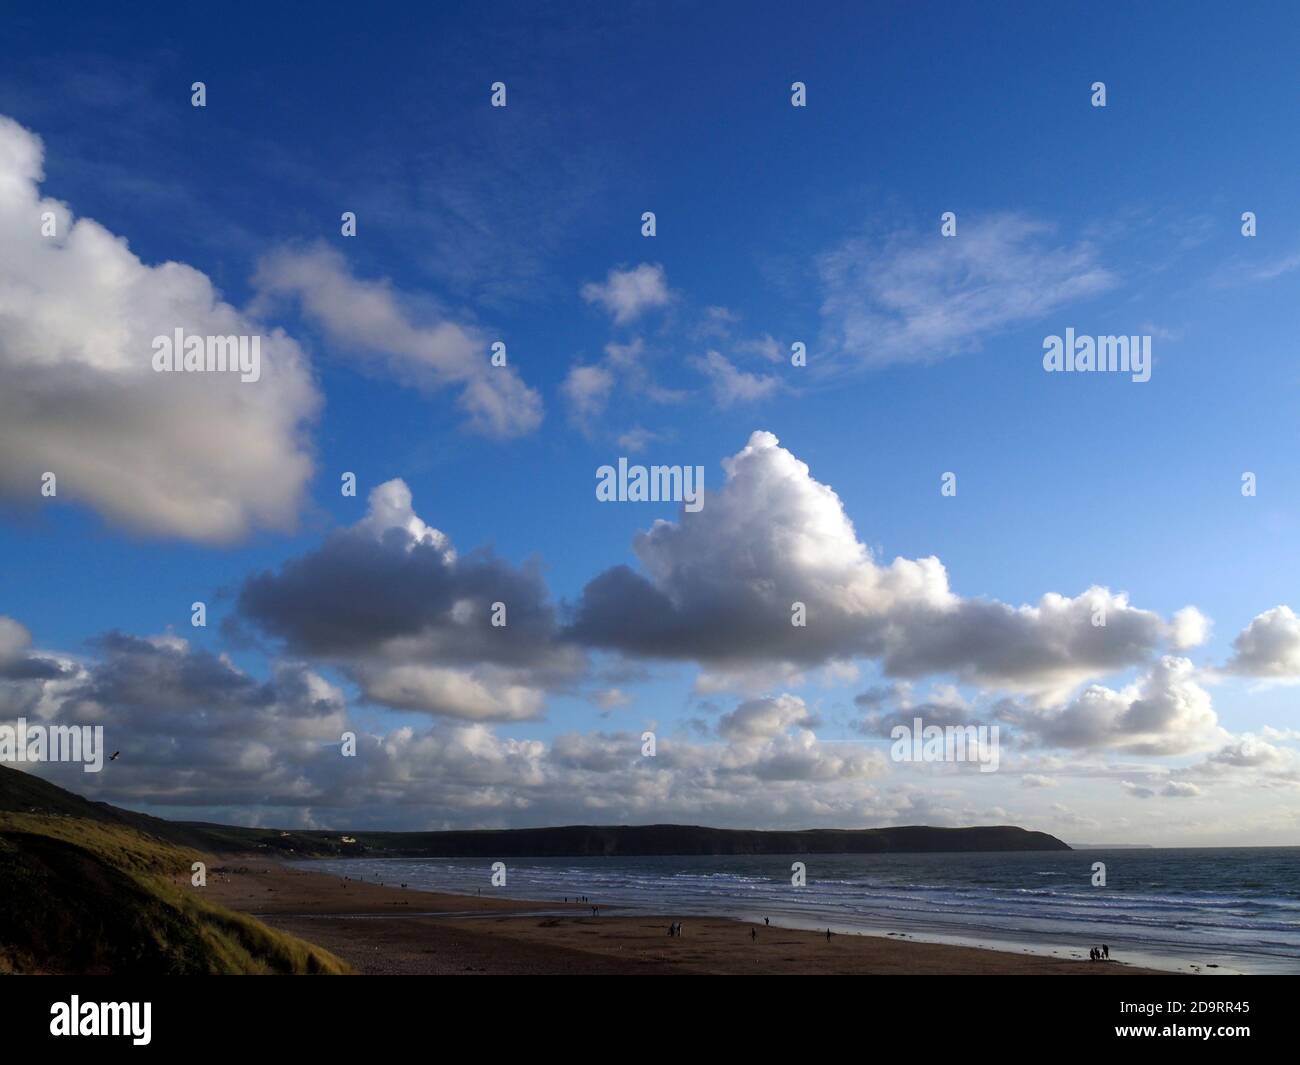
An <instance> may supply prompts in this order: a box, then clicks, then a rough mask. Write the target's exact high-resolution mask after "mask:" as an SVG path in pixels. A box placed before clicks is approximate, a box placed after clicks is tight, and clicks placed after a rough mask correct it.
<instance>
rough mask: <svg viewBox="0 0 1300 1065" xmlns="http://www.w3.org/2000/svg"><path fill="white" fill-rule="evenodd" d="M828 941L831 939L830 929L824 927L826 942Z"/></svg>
mask: <svg viewBox="0 0 1300 1065" xmlns="http://www.w3.org/2000/svg"><path fill="white" fill-rule="evenodd" d="M830 941H831V930H830V929H829V928H828V929H826V942H827V943H829V942H830Z"/></svg>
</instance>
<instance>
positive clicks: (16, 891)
mask: <svg viewBox="0 0 1300 1065" xmlns="http://www.w3.org/2000/svg"><path fill="white" fill-rule="evenodd" d="M6 772H11V771H6ZM19 775H22V774H19ZM88 805H93V804H88ZM194 861H209V859H208V858H207V857H206V856H205V855H203V854H201V853H199V852H198V851H195V850H190V849H187V848H183V847H178V846H176V845H175V844H172V843H169V842H167V841H164V840H160V839H157V838H154V837H152V836H150V835H148V834H146V833H144V832H142V831H140V830H139V829H137V828H134V827H132V826H130V825H125V824H117V823H113V821H112V820H111V819H101V820H95V819H91V818H87V817H78V816H74V815H72V814H70V813H44V812H37V813H30V812H27V813H15V812H12V811H3V812H0V899H3V900H4V903H3V905H2V906H0V973H33V972H40V973H78V974H80V973H88V974H95V973H119V974H122V973H129V974H131V975H168V976H171V975H178V976H179V975H188V974H204V973H212V974H217V973H321V974H326V973H345V972H348V971H349V970H348V968H347V966H346V965H344V963H343V962H341V961H339V959H337V958H335V957H334V956H333V955H332V954H330V953H328V952H327V951H324V950H321V949H320V948H319V947H315V946H312V945H311V944H310V943H306V942H304V941H303V940H300V939H297V938H295V937H293V936H290V935H286V934H284V933H281V932H277V931H274V930H272V929H270V928H267V927H266V926H265V925H263V924H262V923H261V922H260V921H257V920H255V919H254V918H252V917H248V916H246V915H244V914H240V913H235V912H233V911H231V910H227V909H224V908H223V907H220V906H216V905H214V904H212V903H209V902H207V901H206V900H205V899H204V898H203V897H202V894H201V889H199V888H192V887H190V886H189V876H190V864H191V863H192V862H194ZM209 864H210V861H209Z"/></svg>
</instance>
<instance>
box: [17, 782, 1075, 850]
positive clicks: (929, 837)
mask: <svg viewBox="0 0 1300 1065" xmlns="http://www.w3.org/2000/svg"><path fill="white" fill-rule="evenodd" d="M0 810H13V811H15V812H23V813H26V812H33V813H35V812H40V813H54V814H63V815H65V816H67V815H71V816H74V817H88V818H92V819H95V820H99V821H107V822H112V823H114V824H122V825H129V826H131V827H133V828H136V829H138V830H140V831H142V832H147V833H149V834H150V835H153V836H155V837H157V838H159V839H163V840H166V841H168V842H170V843H174V844H177V845H180V846H185V847H194V848H196V849H200V850H206V851H212V852H217V853H222V852H224V853H230V852H247V851H255V850H256V851H263V852H266V851H270V852H272V853H277V852H278V853H281V854H284V855H286V856H288V855H292V856H294V857H299V858H301V857H323V856H327V855H328V856H340V855H356V856H357V857H374V858H382V857H393V858H434V857H437V858H582V857H600V856H606V857H614V856H616V855H622V856H632V855H635V856H644V855H691V854H888V853H895V854H897V853H937V852H944V851H948V852H958V851H1068V850H1069V849H1070V847H1069V846H1068V845H1067V844H1065V843H1063V842H1062V841H1061V840H1059V839H1057V838H1056V837H1055V836H1049V835H1048V834H1047V833H1045V832H1030V831H1028V830H1027V829H1023V828H1016V827H1014V826H1011V825H997V826H989V827H979V828H928V827H926V826H923V825H908V826H906V827H902V828H857V829H848V828H822V829H801V830H796V831H763V830H757V829H730V828H703V827H700V826H698V825H566V826H563V827H558V828H513V829H501V830H474V831H467V832H357V831H343V830H340V831H332V832H320V831H310V832H303V831H292V830H281V829H270V828H238V827H235V826H232V825H213V824H206V823H203V822H195V821H164V820H161V819H160V818H155V817H148V816H146V815H144V814H137V813H132V812H131V811H129V810H122V809H119V808H118V807H115V806H109V805H107V804H106V803H96V802H90V801H88V800H86V799H83V798H81V797H80V796H77V795H74V794H72V793H71V792H68V791H64V790H63V789H62V788H58V787H55V786H54V785H53V784H49V783H47V782H45V781H43V780H40V779H39V778H37V777H33V776H31V775H30V774H26V773H20V772H18V771H16V770H12V769H7V768H4V767H0Z"/></svg>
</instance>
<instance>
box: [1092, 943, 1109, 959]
mask: <svg viewBox="0 0 1300 1065" xmlns="http://www.w3.org/2000/svg"><path fill="white" fill-rule="evenodd" d="M1088 957H1089V958H1090V959H1091V960H1092V961H1110V947H1108V946H1107V945H1106V944H1105V943H1103V944H1102V945H1101V946H1100V947H1093V948H1092V950H1090V951H1088Z"/></svg>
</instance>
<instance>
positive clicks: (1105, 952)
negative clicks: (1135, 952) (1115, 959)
mask: <svg viewBox="0 0 1300 1065" xmlns="http://www.w3.org/2000/svg"><path fill="white" fill-rule="evenodd" d="M1101 956H1102V957H1103V958H1105V959H1106V960H1107V961H1110V947H1108V946H1107V945H1106V944H1105V943H1103V944H1102V945H1101Z"/></svg>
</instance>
